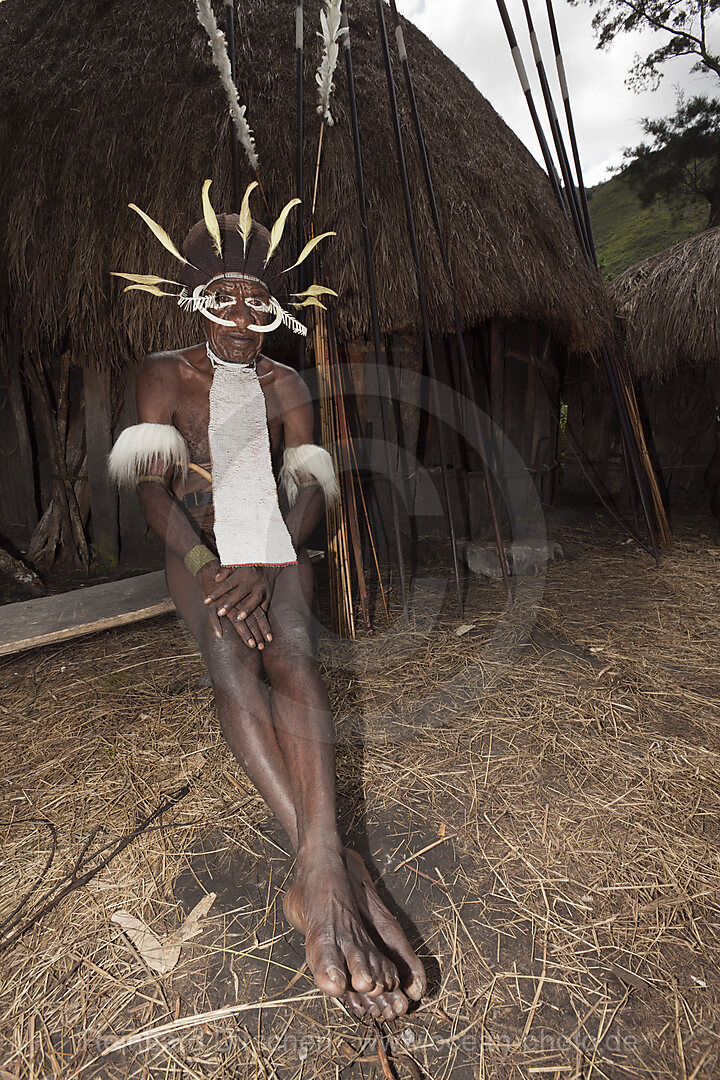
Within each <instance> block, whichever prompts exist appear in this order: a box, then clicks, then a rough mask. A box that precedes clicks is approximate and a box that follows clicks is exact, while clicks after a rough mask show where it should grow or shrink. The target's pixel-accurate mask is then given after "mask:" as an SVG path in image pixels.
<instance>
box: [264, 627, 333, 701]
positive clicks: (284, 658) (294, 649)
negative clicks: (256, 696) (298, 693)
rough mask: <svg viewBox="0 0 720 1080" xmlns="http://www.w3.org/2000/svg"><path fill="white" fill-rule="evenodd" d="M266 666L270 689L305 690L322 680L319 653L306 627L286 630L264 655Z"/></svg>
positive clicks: (274, 638) (274, 639)
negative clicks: (293, 688)
mask: <svg viewBox="0 0 720 1080" xmlns="http://www.w3.org/2000/svg"><path fill="white" fill-rule="evenodd" d="M263 665H264V667H265V672H266V674H267V677H268V679H269V680H270V685H271V686H272V687H275V688H276V689H289V688H291V687H292V686H302V685H304V684H306V683H312V682H314V681H315V680H316V679H318V678H319V677H320V676H319V671H318V667H317V663H316V661H315V649H314V645H313V641H312V638H311V636H310V632H309V631H308V629H307V628H306V627H304V626H295V627H292V628H285V629H284V630H283V632H282V634H278V635H277V636H273V640H272V642H271V643H270V645H268V646H267V647H266V648H265V650H264V652H263Z"/></svg>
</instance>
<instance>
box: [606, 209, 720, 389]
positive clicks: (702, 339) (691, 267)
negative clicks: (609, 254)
mask: <svg viewBox="0 0 720 1080" xmlns="http://www.w3.org/2000/svg"><path fill="white" fill-rule="evenodd" d="M609 290H610V299H611V302H612V304H613V306H614V308H615V311H616V313H617V316H618V319H619V321H620V324H621V328H622V330H623V333H624V336H625V344H626V349H627V355H628V359H629V361H630V364H631V367H632V369H633V371H634V372H635V374H636V375H651V376H655V377H658V378H663V377H665V376H668V375H671V374H672V373H673V372H674V371H676V370H677V369H678V368H679V367H681V366H685V365H688V364H712V363H717V362H718V361H720V229H708V231H707V232H704V233H700V235H699V236H691V237H690V239H689V240H683V241H682V243H680V244H673V246H672V247H669V248H667V249H666V250H665V251H661V252H659V253H658V254H657V255H652V256H651V257H650V258H649V259H644V260H643V261H642V262H640V263H638V264H637V265H636V266H631V267H630V269H629V270H626V271H625V273H624V274H620V276H619V277H616V278H615V280H614V281H613V282H611V284H610V285H609Z"/></svg>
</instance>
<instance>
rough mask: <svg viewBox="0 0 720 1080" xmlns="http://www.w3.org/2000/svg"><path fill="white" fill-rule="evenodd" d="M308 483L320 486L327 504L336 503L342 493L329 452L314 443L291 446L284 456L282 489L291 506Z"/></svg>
mask: <svg viewBox="0 0 720 1080" xmlns="http://www.w3.org/2000/svg"><path fill="white" fill-rule="evenodd" d="M308 481H311V482H312V481H314V482H316V483H317V484H319V485H320V487H321V488H322V493H323V495H324V496H325V499H326V501H327V502H334V500H335V499H337V497H338V495H339V493H340V492H339V489H338V482H337V477H336V475H335V466H334V465H333V459H332V458H331V457H330V454H328V452H327V450H324V449H323V447H322V446H315V445H314V444H313V443H305V445H304V446H289V447H288V448H287V450H286V451H285V453H284V454H283V464H282V469H281V470H280V487H281V488H282V489H283V491H284V492H285V494H286V495H287V499H288V502H289V503H290V505H291V506H294V505H295V502H296V500H297V497H298V491H299V490H300V484H302V483H307V482H308Z"/></svg>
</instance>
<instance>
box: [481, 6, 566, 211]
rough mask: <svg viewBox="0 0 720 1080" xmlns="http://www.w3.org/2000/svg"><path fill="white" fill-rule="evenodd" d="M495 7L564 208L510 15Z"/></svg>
mask: <svg viewBox="0 0 720 1080" xmlns="http://www.w3.org/2000/svg"><path fill="white" fill-rule="evenodd" d="M497 6H498V11H499V12H500V18H501V19H502V24H503V27H504V29H505V35H506V37H507V39H508V44H509V46H510V53H511V55H512V58H513V63H514V64H515V70H516V71H517V76H518V79H519V80H520V86H521V87H522V92H523V94H524V95H525V101H526V102H527V107H528V109H529V111H530V116H531V118H532V122H533V127H534V128H535V134H536V136H537V141H538V142H539V143H540V151H541V153H542V156H543V161H544V162H545V168H546V169H547V174H548V176H549V177H550V183H551V184H552V187H553V191H554V192H555V195H556V197H557V198H558V200H559V202H560V205H561V206H563V207H564V206H565V201H564V197H563V191H562V186H561V184H560V178H559V177H558V174H557V171H556V169H555V164H554V162H553V159H552V154H551V153H550V147H549V146H548V143H547V139H546V138H545V132H544V131H543V126H542V124H541V123H540V117H539V116H538V111H537V109H536V108H535V99H534V98H533V93H532V89H531V88H530V80H529V79H528V76H527V71H526V70H525V64H524V63H523V58H522V53H521V52H520V46H519V45H518V43H517V38H516V37H515V31H514V30H513V25H512V22H511V21H510V15H509V14H508V9H507V7H506V5H505V0H497Z"/></svg>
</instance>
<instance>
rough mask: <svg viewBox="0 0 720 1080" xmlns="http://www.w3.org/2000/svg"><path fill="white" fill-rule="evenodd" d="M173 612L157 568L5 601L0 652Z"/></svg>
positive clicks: (21, 649) (162, 575)
mask: <svg viewBox="0 0 720 1080" xmlns="http://www.w3.org/2000/svg"><path fill="white" fill-rule="evenodd" d="M173 610H174V605H173V602H172V600H171V599H170V597H169V596H168V592H167V587H166V585H165V573H164V571H163V570H158V571H156V572H155V573H153V574H141V575H140V576H139V577H134V578H124V579H123V580H122V581H108V582H106V583H105V584H103V585H90V586H88V587H87V588H84V589H74V590H73V591H72V592H66V593H61V594H60V595H59V596H42V597H40V598H39V599H37V600H24V601H22V603H19V604H6V605H5V607H3V608H0V656H8V655H10V654H11V653H18V652H24V651H25V650H26V649H35V648H37V647H38V646H39V645H52V644H54V643H56V642H58V641H68V640H69V639H70V638H76V637H81V636H83V635H84V634H93V633H96V632H97V631H99V630H109V629H111V628H113V627H117V626H127V625H128V624H129V623H134V622H140V621H141V620H143V619H151V618H153V616H155V615H164V614H166V613H167V612H170V611H173Z"/></svg>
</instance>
